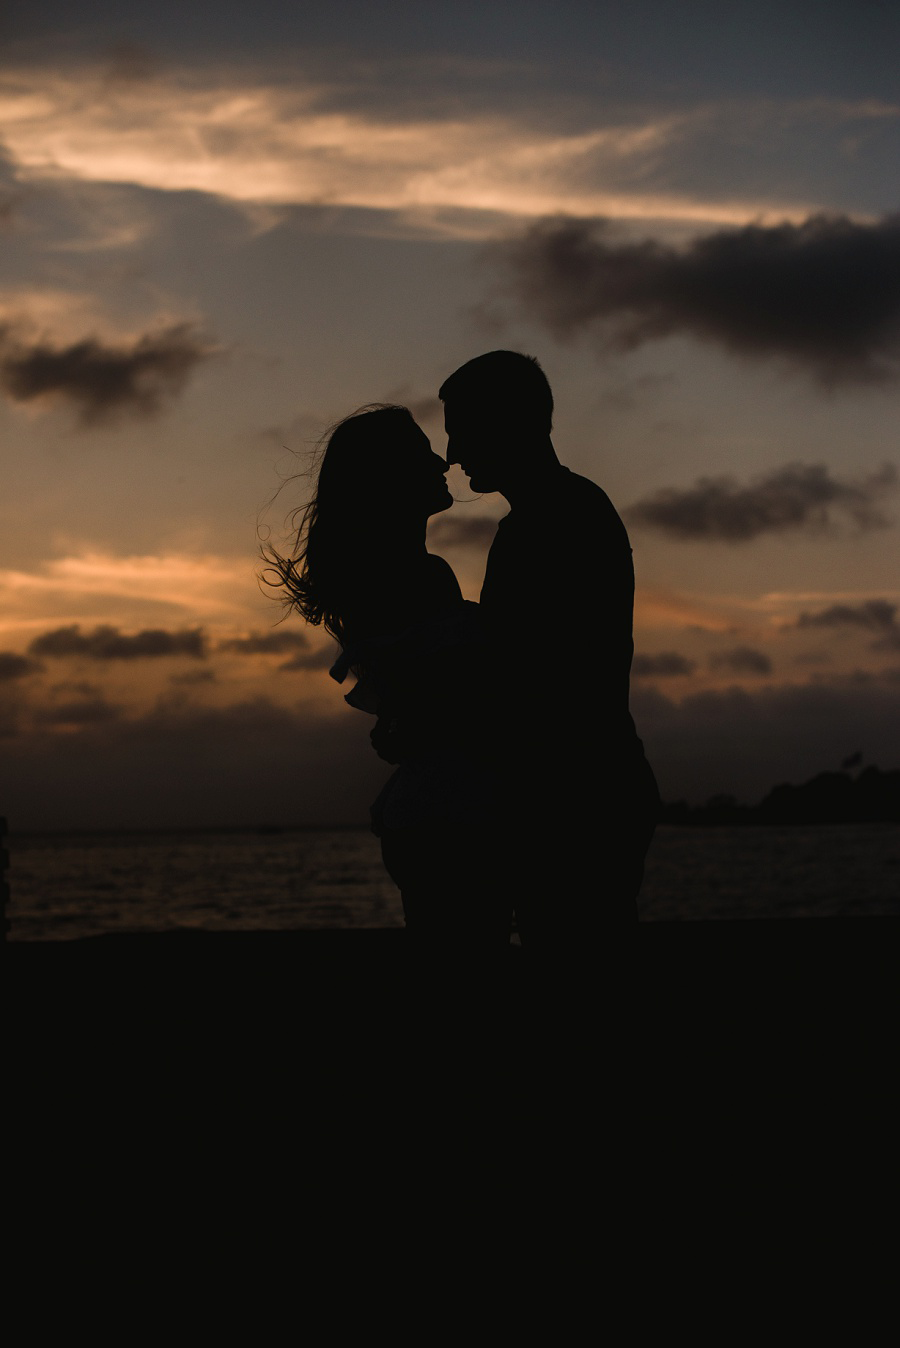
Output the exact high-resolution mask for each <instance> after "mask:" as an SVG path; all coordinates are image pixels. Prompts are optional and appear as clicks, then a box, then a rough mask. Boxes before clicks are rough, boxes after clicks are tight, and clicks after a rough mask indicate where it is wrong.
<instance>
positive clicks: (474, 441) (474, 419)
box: [444, 402, 502, 492]
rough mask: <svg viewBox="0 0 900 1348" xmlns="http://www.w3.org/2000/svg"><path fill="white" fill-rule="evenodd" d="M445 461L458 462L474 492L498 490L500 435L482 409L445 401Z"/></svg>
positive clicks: (449, 462)
mask: <svg viewBox="0 0 900 1348" xmlns="http://www.w3.org/2000/svg"><path fill="white" fill-rule="evenodd" d="M444 429H445V430H446V432H447V463H448V464H454V463H458V464H459V466H460V467H461V468H462V470H463V472H464V473H465V475H466V477H467V478H468V479H469V484H470V486H471V488H472V490H473V491H476V492H493V491H499V490H500V485H499V479H500V478H501V477H502V472H501V471H500V467H501V453H500V435H499V433H498V432H497V431H496V430H494V429H492V427H491V425H490V422H489V420H488V418H487V417H486V415H485V412H484V409H482V408H478V407H466V406H460V405H459V403H456V402H455V403H453V404H452V405H451V404H449V403H445V405H444Z"/></svg>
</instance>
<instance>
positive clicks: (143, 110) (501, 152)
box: [0, 67, 874, 225]
mask: <svg viewBox="0 0 900 1348" xmlns="http://www.w3.org/2000/svg"><path fill="white" fill-rule="evenodd" d="M401 102H402V101H401ZM388 103H389V100H388V101H387V103H386V100H385V98H384V93H383V90H382V93H381V94H380V96H379V97H378V98H376V99H374V100H370V105H369V106H368V107H365V106H363V107H360V106H359V97H358V91H356V92H355V91H354V90H352V89H346V88H345V89H343V90H342V89H341V88H340V81H339V80H338V81H336V80H335V79H334V78H332V79H330V80H326V79H322V78H319V79H318V80H317V79H315V78H309V77H301V78H299V79H295V80H294V81H293V82H292V83H291V84H290V85H288V84H286V83H277V82H276V83H273V82H266V81H264V80H260V79H254V78H252V77H250V76H248V75H247V74H246V73H243V74H239V75H238V74H235V72H233V71H220V72H205V73H203V74H201V73H199V72H196V71H195V72H190V73H186V72H183V73H181V74H177V73H174V72H173V73H171V74H168V75H166V76H165V77H159V78H141V79H129V80H118V81H113V82H110V81H109V80H108V79H107V78H105V76H104V75H103V74H102V72H101V71H99V70H97V69H91V68H89V67H84V68H82V69H76V68H74V67H70V68H69V69H67V70H63V69H59V70H57V71H52V70H42V71H41V72H40V78H36V75H35V72H33V71H26V70H21V71H11V72H8V73H7V74H6V75H5V76H4V77H3V79H2V82H0V119H2V124H3V126H4V138H5V142H6V145H7V147H8V149H9V152H10V155H11V156H12V158H13V160H14V162H15V165H16V168H17V171H18V173H19V175H20V176H21V177H23V178H29V177H30V178H44V179H47V178H55V179H57V180H59V179H60V178H61V177H63V178H68V179H76V180H80V181H85V182H94V183H124V184H135V185H139V186H142V187H149V188H155V189H157V190H162V191H199V192H205V193H210V194H214V195H216V196H219V197H222V198H225V199H228V200H232V201H236V202H244V203H247V204H248V205H251V204H252V205H257V206H258V205H261V204H267V203H268V204H271V205H288V204H302V205H320V206H341V207H360V208H366V209H370V210H377V211H390V212H406V213H412V214H416V213H419V214H421V215H423V216H425V217H427V216H428V213H429V212H452V211H464V212H484V213H498V214H500V215H504V216H510V215H512V216H524V217H538V216H545V215H548V214H552V213H556V212H564V213H566V214H568V215H572V216H577V217H593V216H598V215H606V216H612V217H615V218H620V219H621V218H630V219H636V220H641V219H646V220H669V221H683V222H688V223H697V224H702V223H704V222H705V223H720V224H738V223H744V222H747V221H750V220H754V219H761V218H769V217H772V218H778V219H784V218H797V219H799V218H802V216H803V215H805V214H807V213H808V212H809V210H810V208H811V205H812V203H810V202H808V201H804V200H794V201H789V200H784V199H778V200H765V199H762V198H760V197H758V196H757V197H742V196H740V195H739V194H738V195H736V196H735V197H733V198H728V199H722V197H721V196H719V197H718V198H717V197H716V195H715V194H714V193H707V194H703V193H698V192H696V191H691V190H689V189H688V188H687V187H685V188H684V189H683V190H679V188H678V187H677V186H673V185H672V184H671V183H670V182H669V181H668V175H667V172H666V171H665V170H666V165H667V160H669V159H670V158H671V156H670V153H669V152H670V151H671V149H672V147H673V146H675V145H678V146H682V145H683V144H684V143H685V141H688V142H689V141H690V140H691V138H692V137H693V136H695V135H697V134H699V133H700V131H701V130H702V132H703V134H706V131H707V128H708V127H709V125H710V123H711V121H712V123H713V124H714V123H715V119H714V117H712V115H711V110H710V109H708V108H704V109H703V110H702V111H701V112H700V113H699V114H694V115H687V116H686V115H685V114H683V113H679V114H672V113H654V112H648V111H646V110H645V111H643V112H633V113H632V114H631V115H630V116H626V115H624V114H623V113H622V111H621V110H619V111H618V112H616V113H611V114H610V115H609V118H608V120H607V121H604V120H603V119H602V117H601V118H600V124H599V125H598V124H596V122H595V123H594V124H593V125H590V124H586V125H582V126H580V127H577V128H565V129H562V128H561V127H560V126H559V121H560V119H559V118H558V117H550V118H548V119H541V118H539V117H537V116H535V113H534V110H533V109H530V110H528V109H522V110H520V111H519V112H516V113H514V112H511V111H510V110H506V111H505V112H502V113H501V112H499V111H495V110H491V108H490V106H489V102H486V100H485V99H481V100H479V101H478V103H477V104H476V105H473V111H471V112H470V113H468V115H465V114H460V112H459V106H458V103H457V106H456V108H455V110H454V111H453V112H450V111H448V110H447V108H446V107H445V108H443V109H439V108H438V107H436V106H433V107H432V108H431V109H430V111H429V110H427V109H426V108H425V107H422V106H420V107H419V108H418V109H417V111H415V112H413V113H411V112H410V111H409V110H408V109H403V108H402V106H401V103H400V102H398V105H397V107H396V108H395V109H394V110H393V111H392V110H391V108H390V107H389V106H388V105H387V104H388ZM850 115H856V116H858V115H859V114H858V112H857V113H855V114H849V113H848V114H847V116H850ZM872 115H874V114H872ZM689 179H690V175H687V176H686V179H685V182H686V183H687V181H689ZM434 223H435V225H436V224H437V222H436V221H435V222H434Z"/></svg>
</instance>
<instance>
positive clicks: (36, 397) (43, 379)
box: [0, 323, 215, 426]
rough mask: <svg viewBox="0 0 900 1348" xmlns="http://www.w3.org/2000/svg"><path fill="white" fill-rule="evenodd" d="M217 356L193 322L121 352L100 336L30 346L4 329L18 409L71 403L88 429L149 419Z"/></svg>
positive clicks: (8, 378) (4, 353)
mask: <svg viewBox="0 0 900 1348" xmlns="http://www.w3.org/2000/svg"><path fill="white" fill-rule="evenodd" d="M214 350H215V348H214V347H213V346H212V345H211V344H210V343H209V342H208V341H206V340H205V339H204V338H202V337H201V336H200V335H199V334H198V333H196V332H195V330H194V329H193V327H192V326H191V325H190V324H188V323H179V324H176V325H174V326H173V327H169V328H164V329H162V330H160V331H159V332H155V333H148V334H146V335H145V336H143V337H140V338H138V339H137V341H135V342H133V343H131V345H127V344H124V345H119V346H116V345H113V344H111V343H105V342H103V341H101V340H100V339H99V338H96V337H86V338H84V339H83V340H82V341H80V342H74V343H72V345H70V346H63V347H59V346H52V345H50V344H49V343H47V342H34V343H30V344H29V343H26V342H24V341H23V340H22V339H21V337H18V336H17V335H16V333H15V331H14V330H12V329H11V328H9V327H7V328H6V329H0V388H2V389H3V391H4V392H5V393H6V394H7V396H8V397H9V398H11V399H12V400H13V402H21V403H29V402H44V401H50V400H54V401H63V402H67V403H69V404H70V405H71V406H73V407H74V408H75V409H76V410H77V413H78V417H79V420H80V421H81V424H82V425H84V426H93V425H98V424H100V423H103V422H105V421H111V420H114V419H115V418H116V417H118V416H121V415H128V416H132V417H138V418H141V419H147V418H149V417H154V416H156V415H158V413H159V412H160V411H161V410H162V408H163V406H164V404H165V403H166V401H167V400H169V399H171V398H173V397H174V396H176V395H177V394H178V393H180V392H181V390H182V389H183V387H184V385H185V384H186V382H187V380H188V378H189V376H190V374H191V372H192V371H193V369H194V367H195V366H196V365H198V364H199V363H200V362H201V361H203V360H206V359H207V358H208V357H209V356H211V355H213V354H214Z"/></svg>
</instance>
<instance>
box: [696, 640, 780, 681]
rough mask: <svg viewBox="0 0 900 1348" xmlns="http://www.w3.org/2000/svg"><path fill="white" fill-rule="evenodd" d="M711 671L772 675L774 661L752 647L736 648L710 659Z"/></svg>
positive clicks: (717, 653)
mask: <svg viewBox="0 0 900 1348" xmlns="http://www.w3.org/2000/svg"><path fill="white" fill-rule="evenodd" d="M709 666H710V669H730V670H731V671H732V673H734V674H771V672H772V661H771V660H770V659H769V657H768V656H767V655H766V654H765V653H764V652H763V651H756V650H754V649H753V647H752V646H734V647H733V648H732V649H731V650H730V651H717V652H716V653H715V654H714V655H711V656H710V657H709Z"/></svg>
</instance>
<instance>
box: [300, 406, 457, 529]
mask: <svg viewBox="0 0 900 1348" xmlns="http://www.w3.org/2000/svg"><path fill="white" fill-rule="evenodd" d="M446 472H447V464H446V462H445V461H444V460H443V459H442V458H441V457H440V455H438V454H435V453H434V452H433V451H432V448H431V443H430V441H429V439H428V436H427V435H426V434H425V432H424V431H423V430H422V429H421V427H420V426H418V425H416V422H415V421H414V420H413V417H412V415H411V413H410V412H409V410H408V408H406V407H395V406H392V405H384V406H370V407H364V408H362V409H360V411H358V412H354V413H353V414H352V415H351V416H349V417H345V419H344V420H343V421H339V422H338V423H337V425H336V426H333V427H332V428H331V430H330V432H329V433H328V439H327V443H326V447H325V453H324V455H323V457H322V461H321V464H320V466H319V475H318V481H317V484H316V502H317V507H318V511H319V513H320V514H321V513H322V512H324V511H326V510H327V511H329V512H331V511H334V512H335V517H336V518H343V519H344V520H347V521H349V519H350V518H351V517H356V516H357V515H358V516H359V521H358V522H359V523H360V525H361V526H362V527H363V528H366V529H368V528H374V530H375V531H376V532H383V530H384V527H385V524H386V523H387V522H388V521H392V522H395V523H397V524H401V525H402V524H404V523H406V522H407V521H409V522H413V521H418V520H421V521H422V522H424V521H425V520H427V519H428V517H429V515H436V514H438V513H439V511H441V510H446V509H447V508H448V507H449V506H450V505H452V503H453V498H452V497H451V496H450V493H449V491H448V490H447V483H446V478H445V474H446Z"/></svg>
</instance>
